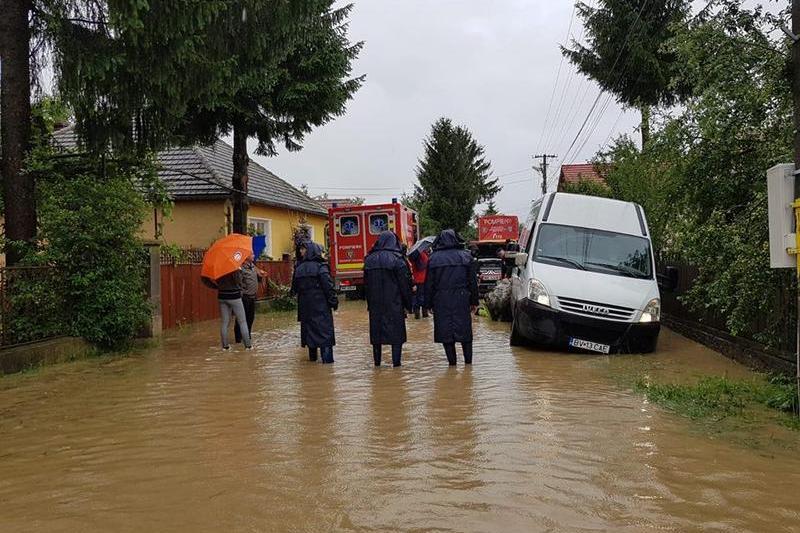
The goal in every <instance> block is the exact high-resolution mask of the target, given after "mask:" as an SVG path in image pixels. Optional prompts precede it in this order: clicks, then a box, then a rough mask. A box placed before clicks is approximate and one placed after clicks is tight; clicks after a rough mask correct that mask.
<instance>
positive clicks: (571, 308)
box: [558, 296, 636, 321]
mask: <svg viewBox="0 0 800 533" xmlns="http://www.w3.org/2000/svg"><path fill="white" fill-rule="evenodd" d="M558 303H559V304H560V305H561V309H563V310H564V311H568V312H570V313H576V314H579V315H586V316H592V317H599V318H608V319H611V320H626V321H627V320H630V319H631V318H632V317H633V314H634V313H635V312H636V310H635V309H631V308H629V307H621V306H619V305H609V304H603V303H598V302H590V301H588V300H579V299H577V298H566V297H564V296H559V297H558Z"/></svg>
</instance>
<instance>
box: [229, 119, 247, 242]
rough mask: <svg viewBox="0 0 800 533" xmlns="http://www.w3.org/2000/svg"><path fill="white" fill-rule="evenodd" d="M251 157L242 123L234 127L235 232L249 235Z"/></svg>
mask: <svg viewBox="0 0 800 533" xmlns="http://www.w3.org/2000/svg"><path fill="white" fill-rule="evenodd" d="M249 163H250V157H249V156H248V155H247V132H246V131H245V129H244V127H242V125H241V124H240V123H234V125H233V184H232V186H233V189H234V190H233V193H232V195H231V200H232V203H233V231H234V233H241V234H244V235H246V234H247V206H248V201H247V182H248V180H249V176H248V174H247V167H248V165H249Z"/></svg>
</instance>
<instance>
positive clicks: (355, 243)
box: [328, 199, 419, 292]
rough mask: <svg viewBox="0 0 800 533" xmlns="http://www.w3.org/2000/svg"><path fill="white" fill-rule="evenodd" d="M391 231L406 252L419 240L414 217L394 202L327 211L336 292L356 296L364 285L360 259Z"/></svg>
mask: <svg viewBox="0 0 800 533" xmlns="http://www.w3.org/2000/svg"><path fill="white" fill-rule="evenodd" d="M386 230H389V231H393V232H395V233H396V234H397V236H398V237H399V238H400V241H401V242H402V243H403V244H406V245H407V246H408V247H409V248H410V247H411V246H413V245H414V243H415V242H416V241H417V239H418V238H419V225H418V220H417V213H416V211H414V210H413V209H409V208H408V207H406V206H404V205H402V204H401V203H399V202H398V201H397V199H392V203H390V204H378V205H350V206H344V207H338V206H337V205H336V204H334V205H333V207H331V208H330V209H328V247H329V250H330V258H331V259H330V263H331V275H332V276H333V280H334V283H335V284H336V288H337V290H340V291H355V292H359V291H360V290H361V289H362V287H363V285H364V257H366V255H367V254H368V253H369V251H370V250H371V249H372V246H373V245H374V244H375V242H376V241H377V240H378V235H380V234H381V232H383V231H386Z"/></svg>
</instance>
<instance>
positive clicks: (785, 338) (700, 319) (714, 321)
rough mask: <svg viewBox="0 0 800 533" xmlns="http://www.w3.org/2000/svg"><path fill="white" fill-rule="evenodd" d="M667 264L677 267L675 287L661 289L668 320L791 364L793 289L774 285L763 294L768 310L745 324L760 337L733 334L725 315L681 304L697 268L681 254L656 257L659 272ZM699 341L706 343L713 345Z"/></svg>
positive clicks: (663, 306) (692, 281) (792, 358)
mask: <svg viewBox="0 0 800 533" xmlns="http://www.w3.org/2000/svg"><path fill="white" fill-rule="evenodd" d="M666 266H672V267H675V268H677V269H678V288H677V290H675V291H663V290H662V291H661V306H662V310H663V312H664V313H665V315H666V319H667V322H669V321H670V320H673V321H677V322H681V323H682V324H683V325H686V326H689V327H691V328H693V329H696V330H697V331H700V332H702V336H703V337H707V338H710V337H717V338H719V339H726V340H727V341H729V342H730V343H731V344H736V345H737V346H738V347H739V348H743V349H746V350H749V351H753V350H756V348H757V347H758V346H761V348H762V350H763V351H764V352H765V353H766V352H768V353H769V355H770V357H771V358H773V359H782V360H784V361H785V362H786V363H787V364H792V363H793V361H794V356H793V355H792V354H794V351H795V346H796V343H795V341H796V336H795V324H796V322H795V320H796V319H795V317H796V305H795V303H796V302H795V299H794V291H787V290H785V288H784V287H777V286H776V287H775V288H774V289H773V290H772V291H771V292H770V293H769V294H765V295H764V296H763V297H764V298H765V299H766V301H768V302H769V303H770V305H769V309H770V311H769V312H767V313H763V314H754V315H753V316H752V317H750V319H749V323H748V325H747V329H748V330H749V331H751V332H754V333H759V334H761V338H758V335H747V334H743V335H741V336H738V337H736V336H733V335H730V334H729V333H727V331H728V326H727V323H726V317H725V316H724V315H723V314H722V313H719V312H714V311H711V310H710V309H696V308H691V307H689V306H688V305H686V304H685V303H684V298H683V297H684V296H685V295H686V294H687V293H688V292H689V291H690V290H691V288H692V286H693V284H694V283H695V280H696V279H697V278H698V276H699V271H698V269H697V267H696V266H695V265H692V264H691V263H689V262H687V261H685V260H684V259H682V258H681V257H678V256H673V255H666V254H662V255H661V256H660V257H659V260H658V269H659V271H660V272H662V273H663V272H664V269H665V267H666ZM765 335H768V336H769V342H768V344H769V346H768V347H767V346H765V345H764V336H765ZM696 340H697V339H696ZM700 340H701V342H704V343H705V344H713V343H707V342H705V341H704V340H702V339H700ZM712 347H715V348H719V347H716V346H712ZM720 351H724V350H720Z"/></svg>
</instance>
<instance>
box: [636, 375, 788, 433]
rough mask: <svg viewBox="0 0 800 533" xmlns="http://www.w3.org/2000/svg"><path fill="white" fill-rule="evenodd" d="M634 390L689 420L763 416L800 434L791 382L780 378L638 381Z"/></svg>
mask: <svg viewBox="0 0 800 533" xmlns="http://www.w3.org/2000/svg"><path fill="white" fill-rule="evenodd" d="M634 388H635V389H636V390H637V391H638V392H640V393H643V394H644V395H645V396H646V397H647V399H648V400H649V401H651V402H652V403H655V404H657V405H660V406H662V407H664V408H666V409H668V410H670V411H672V412H674V413H676V414H679V415H681V416H685V417H688V418H691V419H693V420H703V421H710V422H718V421H720V420H723V419H728V418H736V419H740V420H741V421H748V420H749V421H762V420H763V419H764V418H765V416H766V418H774V419H775V421H776V422H778V423H780V424H781V425H783V426H785V427H788V428H790V429H793V430H796V431H800V420H798V418H797V417H795V416H794V415H793V413H794V412H796V409H797V391H796V388H795V383H794V381H793V380H792V379H790V378H787V377H784V376H773V377H768V378H756V379H752V380H734V379H730V378H727V377H717V376H713V377H704V378H701V379H700V380H699V381H697V382H696V383H694V384H671V383H667V384H664V383H652V382H650V381H648V380H646V379H644V378H640V379H639V380H638V381H637V382H636V384H635V387H634Z"/></svg>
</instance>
